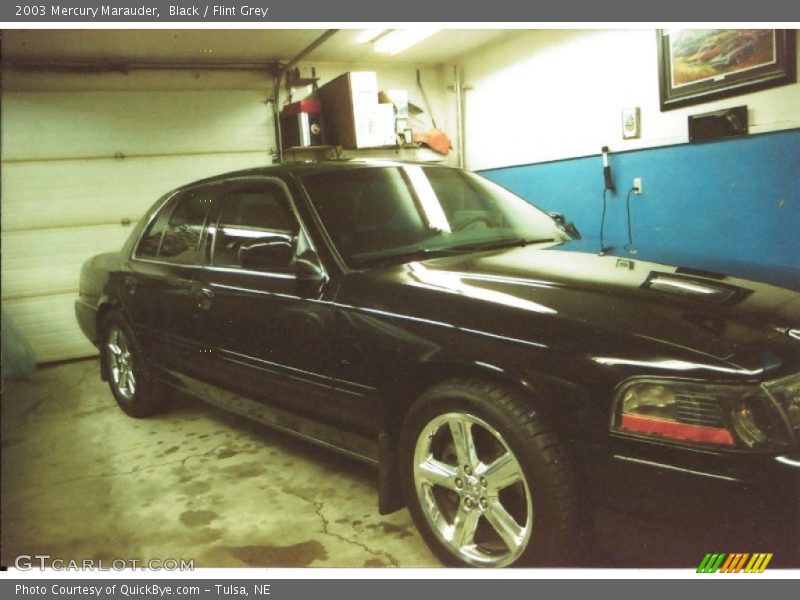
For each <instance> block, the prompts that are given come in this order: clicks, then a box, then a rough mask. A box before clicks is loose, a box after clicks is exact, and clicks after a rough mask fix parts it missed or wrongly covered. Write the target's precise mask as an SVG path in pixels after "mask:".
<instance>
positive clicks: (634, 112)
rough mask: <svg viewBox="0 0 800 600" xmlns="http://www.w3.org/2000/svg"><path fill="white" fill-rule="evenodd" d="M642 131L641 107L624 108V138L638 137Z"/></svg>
mask: <svg viewBox="0 0 800 600" xmlns="http://www.w3.org/2000/svg"><path fill="white" fill-rule="evenodd" d="M640 133H641V130H640V127H639V107H638V106H634V107H633V108H626V109H624V110H623V111H622V138H623V139H626V140H629V139H633V138H638V137H639V135H640Z"/></svg>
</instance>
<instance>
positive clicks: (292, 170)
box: [181, 158, 445, 188]
mask: <svg viewBox="0 0 800 600" xmlns="http://www.w3.org/2000/svg"><path fill="white" fill-rule="evenodd" d="M402 165H416V166H426V167H441V166H445V165H440V164H437V163H430V162H421V161H398V160H390V159H366V158H356V159H339V160H323V161H315V162H296V163H285V164H276V165H268V166H263V167H253V168H251V169H243V170H240V171H231V172H229V173H221V174H219V175H214V176H213V177H207V178H205V179H200V180H198V181H193V182H191V183H187V184H186V185H184V186H181V188H183V187H191V186H195V185H200V184H204V183H213V182H216V181H223V180H225V179H232V178H238V177H258V176H265V177H270V176H272V177H282V176H286V175H290V174H291V175H297V176H300V177H302V176H305V175H316V174H318V173H330V172H333V171H347V170H356V169H370V168H379V167H397V166H402Z"/></svg>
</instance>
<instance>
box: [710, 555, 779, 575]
mask: <svg viewBox="0 0 800 600" xmlns="http://www.w3.org/2000/svg"><path fill="white" fill-rule="evenodd" d="M772 556H773V555H772V553H765V552H757V553H755V554H750V553H747V552H735V553H733V554H726V553H725V552H713V553H712V552H709V553H708V554H706V555H705V556H704V557H703V560H702V561H700V566H698V567H697V572H698V573H716V572H717V571H719V572H720V573H763V572H764V570H765V569H766V568H767V565H768V564H769V562H770V561H771V560H772ZM745 564H746V565H747V566H746V567H745Z"/></svg>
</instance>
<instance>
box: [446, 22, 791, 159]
mask: <svg viewBox="0 0 800 600" xmlns="http://www.w3.org/2000/svg"><path fill="white" fill-rule="evenodd" d="M509 35H510V38H509V39H508V40H507V41H505V42H503V43H501V44H495V45H492V46H490V47H488V48H484V49H483V50H481V51H479V52H476V53H474V54H473V55H472V56H469V57H466V58H465V59H464V60H462V61H460V63H461V66H462V68H463V72H464V79H465V83H466V84H468V85H471V86H472V88H473V89H472V90H471V91H469V92H467V94H466V101H465V114H466V117H465V119H466V141H467V151H466V158H467V166H468V167H469V168H471V169H484V168H490V167H499V166H508V165H515V164H527V163H536V162H542V161H548V160H557V159H563V158H571V157H578V156H587V155H591V154H598V153H599V152H600V148H601V147H602V146H604V145H607V146H609V147H610V149H611V151H612V152H613V151H623V150H631V149H637V148H645V147H652V146H661V145H668V144H676V143H683V142H687V141H688V133H687V124H686V119H687V115H689V114H696V113H702V112H707V111H712V110H716V109H718V108H722V107H727V106H735V105H740V104H747V105H748V108H749V109H750V114H749V119H750V132H751V133H762V132H766V131H774V130H779V129H789V128H794V127H800V84H797V83H796V84H793V85H788V86H782V87H778V88H773V89H769V90H764V91H760V92H754V93H750V94H744V95H741V96H735V97H733V98H727V99H724V100H719V101H714V102H708V103H705V104H701V105H694V106H690V107H685V108H680V109H675V110H670V111H667V112H661V110H660V108H659V92H658V67H657V58H656V48H657V38H656V34H655V31H654V30H652V29H631V30H557V29H554V30H530V31H523V32H514V33H509ZM798 50H800V46H798ZM798 62H800V61H798ZM632 106H639V107H640V108H641V123H642V136H641V138H640V139H636V140H623V139H622V126H621V111H622V109H624V108H627V107H632Z"/></svg>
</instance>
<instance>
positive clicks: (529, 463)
mask: <svg viewBox="0 0 800 600" xmlns="http://www.w3.org/2000/svg"><path fill="white" fill-rule="evenodd" d="M401 452H402V454H403V456H402V461H403V483H404V488H405V493H406V500H407V503H408V506H409V508H410V510H411V514H412V517H413V518H414V521H415V522H416V524H417V527H418V528H419V529H420V532H421V533H422V535H423V537H424V538H425V540H426V542H427V543H428V545H429V546H430V547H431V549H432V550H433V551H434V552H435V553H436V554H437V556H439V558H440V559H442V561H443V562H445V563H446V564H454V565H461V566H464V565H469V566H486V567H489V566H491V567H503V566H508V565H514V564H516V565H522V564H540V565H555V564H566V563H567V562H568V555H569V554H570V544H571V543H573V541H574V540H573V539H572V534H573V532H574V525H575V520H576V510H575V506H576V500H575V498H576V496H575V491H574V485H573V483H572V478H571V476H570V472H569V470H568V468H567V465H566V460H565V456H564V453H563V451H562V450H561V447H560V444H559V442H558V440H557V438H556V436H555V433H554V432H553V431H552V430H551V429H549V428H548V427H547V426H546V424H545V423H544V420H543V419H542V417H541V416H540V415H538V413H537V412H536V411H535V410H534V409H533V407H532V406H531V404H530V403H529V401H528V399H527V398H525V397H523V396H522V394H519V393H517V392H516V391H514V390H512V389H508V388H505V387H501V386H496V385H493V384H488V383H484V382H480V381H472V380H452V381H449V382H445V383H443V384H440V385H437V386H435V387H434V388H431V389H430V390H428V392H426V393H425V394H423V396H421V397H420V399H419V400H418V401H417V402H416V403H415V404H414V406H413V407H412V409H411V411H410V412H409V414H408V417H407V419H406V422H405V425H404V428H403V433H402V436H401Z"/></svg>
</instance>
